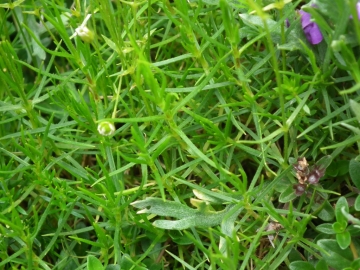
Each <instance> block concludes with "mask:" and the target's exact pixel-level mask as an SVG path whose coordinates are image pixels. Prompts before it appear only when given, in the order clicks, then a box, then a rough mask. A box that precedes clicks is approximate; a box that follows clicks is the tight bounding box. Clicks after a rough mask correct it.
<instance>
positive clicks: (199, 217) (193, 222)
mask: <svg viewBox="0 0 360 270" xmlns="http://www.w3.org/2000/svg"><path fill="white" fill-rule="evenodd" d="M132 205H133V206H134V207H136V208H140V209H142V210H140V211H138V212H137V213H138V214H156V215H159V216H166V217H174V218H177V219H179V220H156V221H155V222H154V223H153V225H154V226H156V227H158V228H162V229H167V230H183V229H187V228H190V227H213V226H216V225H219V224H221V222H222V221H223V219H224V217H225V216H226V214H227V213H228V212H229V211H230V210H231V209H232V208H233V207H234V205H229V206H227V207H226V208H225V209H224V210H223V211H218V212H215V211H209V210H208V209H207V208H202V209H200V210H197V209H192V208H190V207H188V206H185V205H183V204H181V203H178V202H172V201H163V200H161V199H158V198H147V199H145V200H143V201H136V202H133V203H132ZM147 207H150V208H147ZM241 209H242V208H240V209H239V210H238V211H237V212H240V211H241ZM234 214H235V215H236V213H234Z"/></svg>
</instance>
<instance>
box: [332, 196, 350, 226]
mask: <svg viewBox="0 0 360 270" xmlns="http://www.w3.org/2000/svg"><path fill="white" fill-rule="evenodd" d="M342 207H345V210H346V212H349V206H348V203H347V200H346V199H345V197H340V198H339V200H338V201H337V203H336V206H335V216H336V220H337V221H338V222H340V223H344V222H345V223H347V219H346V218H345V216H344V215H343V213H342V212H341V208H342Z"/></svg>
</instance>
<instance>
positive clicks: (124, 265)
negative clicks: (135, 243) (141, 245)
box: [119, 254, 147, 270]
mask: <svg viewBox="0 0 360 270" xmlns="http://www.w3.org/2000/svg"><path fill="white" fill-rule="evenodd" d="M119 264H120V267H121V269H132V270H147V268H145V267H142V266H139V265H136V263H135V262H134V261H133V260H132V258H131V257H130V255H129V254H124V255H123V256H122V257H121V259H120V261H119Z"/></svg>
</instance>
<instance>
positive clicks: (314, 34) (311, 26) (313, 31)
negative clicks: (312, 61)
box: [299, 10, 323, 45]
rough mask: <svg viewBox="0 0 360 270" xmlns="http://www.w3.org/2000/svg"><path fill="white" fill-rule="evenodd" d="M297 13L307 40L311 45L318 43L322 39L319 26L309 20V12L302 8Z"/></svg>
mask: <svg viewBox="0 0 360 270" xmlns="http://www.w3.org/2000/svg"><path fill="white" fill-rule="evenodd" d="M299 13H300V16H301V26H302V29H303V30H304V34H305V36H306V38H307V40H308V41H309V42H310V43H311V44H313V45H315V44H319V43H320V42H321V41H322V40H323V36H322V34H321V31H320V29H319V26H318V25H317V24H316V23H314V22H312V21H311V15H310V13H307V12H305V11H303V10H300V11H299Z"/></svg>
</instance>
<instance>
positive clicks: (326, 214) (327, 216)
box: [312, 200, 335, 221]
mask: <svg viewBox="0 0 360 270" xmlns="http://www.w3.org/2000/svg"><path fill="white" fill-rule="evenodd" d="M315 206H317V204H314V208H313V207H312V209H313V210H315V209H316V208H315ZM321 207H322V209H321V211H320V212H319V213H318V214H317V216H318V218H320V219H322V220H324V221H331V220H333V219H334V217H335V212H334V208H333V207H332V205H331V204H330V203H329V201H327V200H326V201H324V202H323V205H321Z"/></svg>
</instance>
